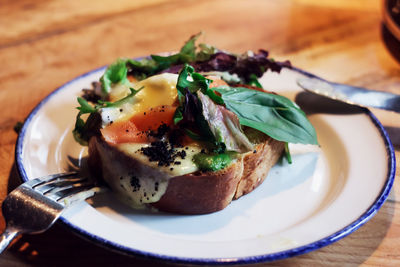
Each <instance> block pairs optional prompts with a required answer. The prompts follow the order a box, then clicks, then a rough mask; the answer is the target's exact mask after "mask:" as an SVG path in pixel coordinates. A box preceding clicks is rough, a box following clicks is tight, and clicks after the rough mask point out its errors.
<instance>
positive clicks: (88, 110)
mask: <svg viewBox="0 0 400 267" xmlns="http://www.w3.org/2000/svg"><path fill="white" fill-rule="evenodd" d="M142 89H143V87H141V88H140V89H139V90H135V89H133V88H129V90H130V91H131V93H130V94H129V95H127V96H126V97H124V98H122V99H120V100H118V101H116V102H107V101H102V100H99V101H98V103H97V104H96V105H94V106H92V105H90V104H89V103H88V102H87V101H86V100H85V99H84V98H82V97H78V103H79V105H80V106H79V107H77V109H78V110H79V113H78V115H76V121H75V128H74V130H73V131H72V134H73V135H74V138H75V140H76V141H77V142H78V143H79V144H81V145H84V146H87V144H88V141H89V138H90V135H89V134H88V131H89V128H90V126H91V123H92V122H93V121H92V120H91V119H94V116H89V118H88V119H87V120H86V122H85V121H84V120H83V119H82V118H81V117H82V115H84V114H91V115H92V114H95V113H97V111H98V110H100V109H101V108H117V107H120V106H122V105H123V104H125V103H127V102H129V101H131V99H132V98H133V97H134V96H135V95H136V94H137V93H139V91H140V90H142Z"/></svg>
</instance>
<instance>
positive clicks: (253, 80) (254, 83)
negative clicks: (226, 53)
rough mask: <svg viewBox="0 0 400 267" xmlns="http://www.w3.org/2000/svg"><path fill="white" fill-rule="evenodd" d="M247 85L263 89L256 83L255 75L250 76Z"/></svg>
mask: <svg viewBox="0 0 400 267" xmlns="http://www.w3.org/2000/svg"><path fill="white" fill-rule="evenodd" d="M248 84H249V85H252V86H255V87H258V88H261V89H263V87H262V85H261V83H260V82H259V81H258V78H257V75H255V74H250V77H249V83H248Z"/></svg>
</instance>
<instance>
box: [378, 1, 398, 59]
mask: <svg viewBox="0 0 400 267" xmlns="http://www.w3.org/2000/svg"><path fill="white" fill-rule="evenodd" d="M382 39H383V41H384V43H385V45H386V47H387V49H388V50H389V52H390V53H391V54H392V56H393V57H394V58H395V59H396V60H397V61H398V62H400V0H384V1H383V23H382Z"/></svg>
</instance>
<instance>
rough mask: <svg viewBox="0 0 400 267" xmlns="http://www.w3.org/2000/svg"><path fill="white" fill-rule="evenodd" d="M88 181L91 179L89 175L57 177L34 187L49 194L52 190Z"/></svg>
mask: <svg viewBox="0 0 400 267" xmlns="http://www.w3.org/2000/svg"><path fill="white" fill-rule="evenodd" d="M88 181H89V179H88V178H87V177H73V178H56V179H53V180H51V181H49V182H45V183H42V184H39V185H37V186H34V187H32V188H33V189H34V190H36V191H38V192H40V193H42V194H47V193H49V192H50V191H52V190H56V189H64V188H67V187H71V186H74V185H77V184H79V183H84V182H88Z"/></svg>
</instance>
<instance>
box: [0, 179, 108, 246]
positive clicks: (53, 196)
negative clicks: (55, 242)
mask: <svg viewBox="0 0 400 267" xmlns="http://www.w3.org/2000/svg"><path fill="white" fill-rule="evenodd" d="M103 190H105V189H104V188H103V187H99V186H96V185H95V184H94V183H93V182H92V181H91V180H90V179H88V178H87V177H85V176H82V175H80V174H79V173H78V172H69V173H62V174H54V175H49V176H45V177H41V178H36V179H33V180H29V181H27V182H25V183H23V184H22V185H20V186H18V187H17V188H16V189H15V190H13V191H12V192H11V193H10V194H9V195H8V196H7V197H6V199H5V200H4V202H3V206H2V209H3V216H4V218H5V220H6V229H5V231H4V233H3V234H2V235H1V237H0V253H1V252H3V250H4V249H5V248H7V246H8V245H9V244H10V242H11V241H12V240H13V239H14V238H15V237H16V236H18V235H19V234H24V233H31V234H39V233H42V232H44V231H46V230H47V229H49V228H50V226H52V225H53V223H54V222H55V221H56V220H57V219H58V218H59V217H60V215H61V214H62V212H63V211H64V210H65V209H66V208H67V207H69V206H71V205H72V204H74V203H76V202H78V201H83V200H85V199H87V198H89V197H92V196H93V195H94V194H96V193H98V192H100V191H103Z"/></svg>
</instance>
